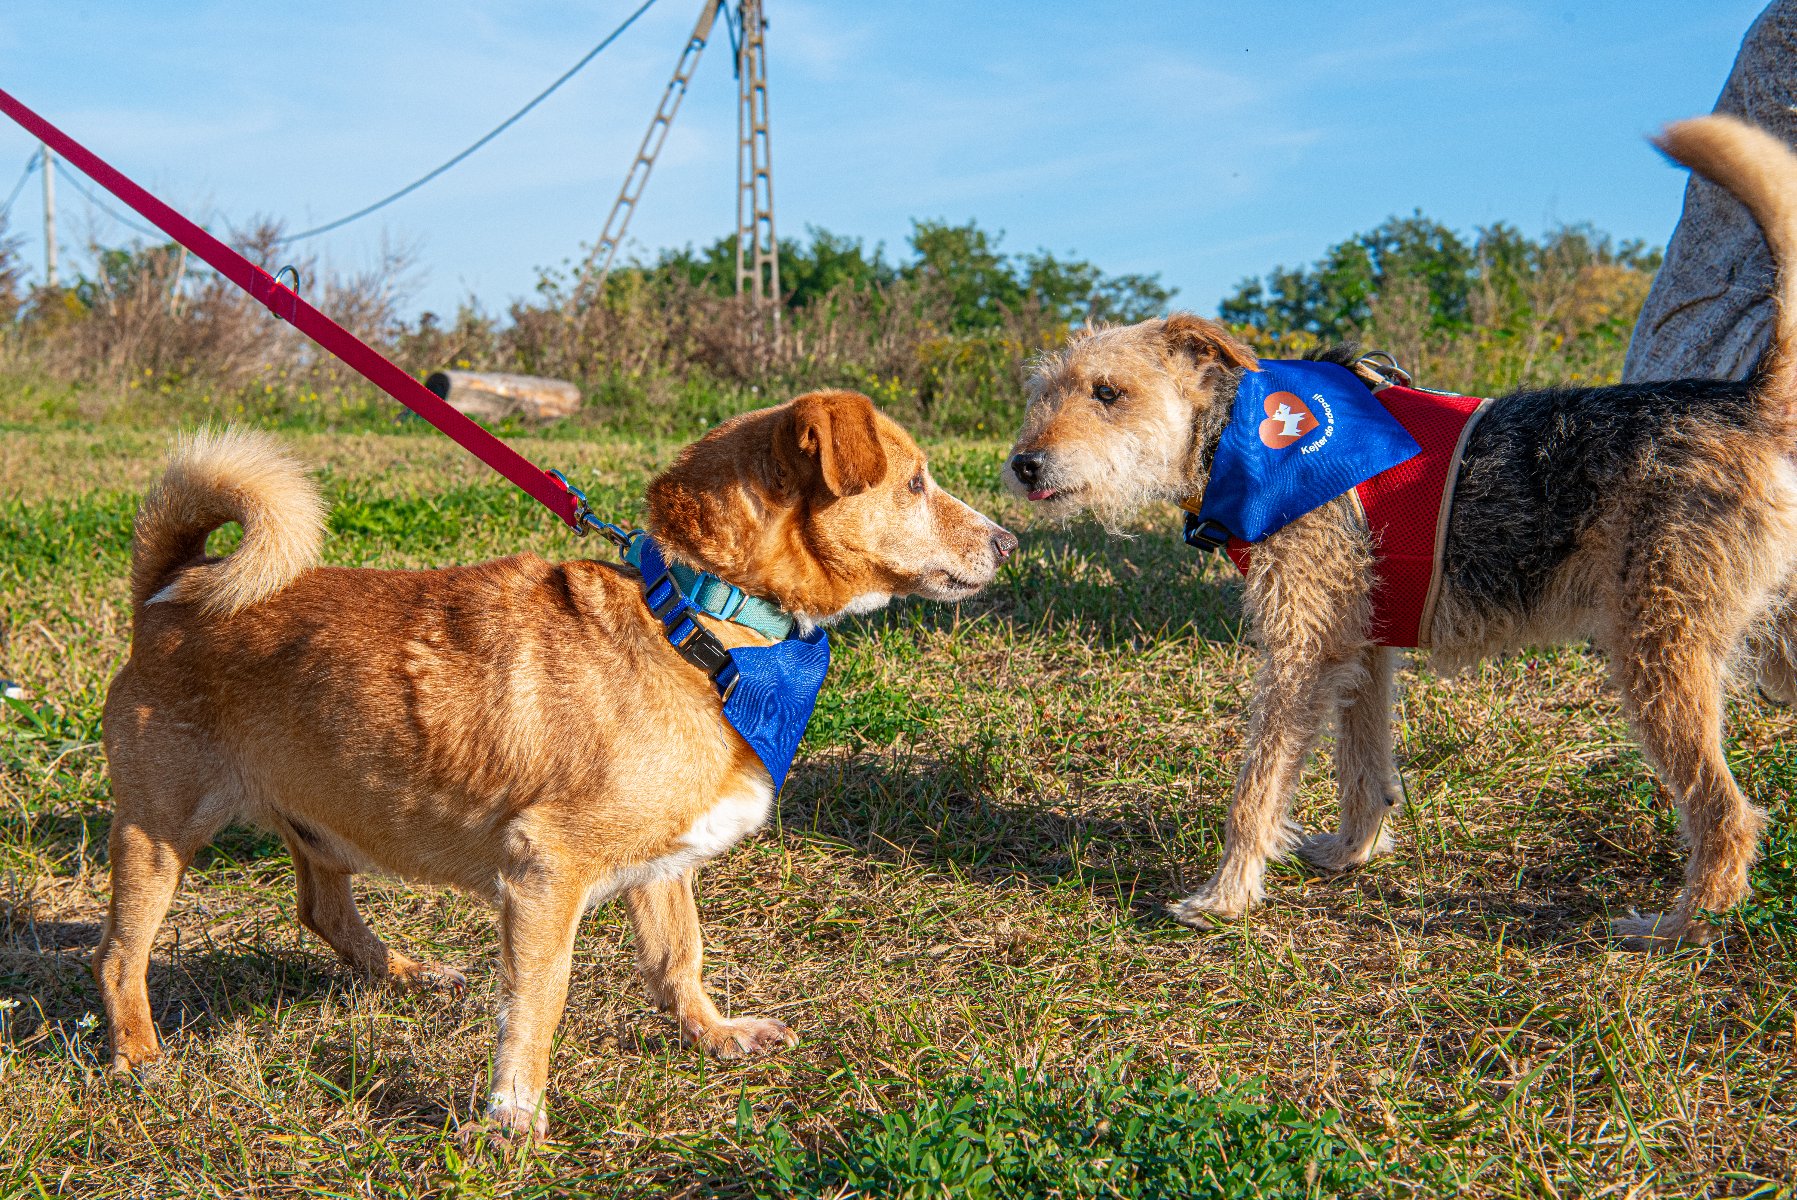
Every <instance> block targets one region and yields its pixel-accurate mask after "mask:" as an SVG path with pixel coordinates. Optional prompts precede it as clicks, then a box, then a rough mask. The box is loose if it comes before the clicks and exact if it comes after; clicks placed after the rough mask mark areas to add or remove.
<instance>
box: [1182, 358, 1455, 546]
mask: <svg viewBox="0 0 1797 1200" xmlns="http://www.w3.org/2000/svg"><path fill="white" fill-rule="evenodd" d="M1260 367H1261V369H1260V370H1258V371H1249V372H1247V373H1246V374H1244V375H1243V376H1242V382H1241V386H1240V387H1238V388H1237V389H1236V393H1235V408H1234V410H1233V411H1232V412H1231V414H1230V417H1229V424H1228V425H1227V426H1226V427H1225V428H1224V430H1223V438H1222V440H1221V441H1220V442H1218V443H1217V456H1216V458H1215V459H1214V460H1213V461H1212V463H1211V469H1210V482H1209V483H1208V484H1206V485H1205V489H1204V503H1203V504H1202V505H1200V506H1199V510H1198V514H1197V517H1196V518H1193V517H1190V516H1188V517H1187V518H1186V541H1188V542H1190V543H1192V544H1193V545H1199V544H1212V545H1216V544H1221V541H1222V540H1223V538H1217V537H1214V536H1207V534H1206V533H1205V532H1203V531H1204V527H1205V526H1206V525H1211V526H1212V527H1213V528H1214V527H1219V526H1220V527H1221V530H1222V532H1223V535H1224V538H1226V537H1228V536H1230V535H1233V536H1235V537H1238V538H1240V539H1241V540H1242V541H1244V542H1258V541H1260V539H1262V538H1264V537H1266V536H1267V535H1268V534H1269V533H1272V532H1273V531H1274V530H1276V529H1279V528H1281V527H1282V526H1284V525H1287V524H1290V523H1291V522H1292V521H1295V520H1297V519H1298V518H1299V517H1301V516H1303V515H1304V514H1305V513H1307V512H1310V511H1311V510H1312V509H1316V508H1321V507H1322V506H1323V505H1325V504H1327V503H1329V501H1331V500H1333V499H1335V498H1336V497H1337V496H1339V495H1341V494H1342V493H1343V492H1346V491H1348V490H1349V489H1350V488H1354V487H1358V486H1359V485H1361V484H1363V483H1365V482H1366V481H1367V480H1369V479H1371V478H1372V477H1373V476H1375V475H1377V474H1379V473H1380V472H1382V471H1386V470H1389V469H1390V468H1392V467H1395V466H1397V465H1398V464H1399V463H1401V462H1405V461H1407V460H1409V459H1412V458H1414V457H1416V456H1417V455H1418V454H1420V453H1422V447H1421V446H1418V445H1417V444H1416V439H1415V438H1412V437H1411V436H1410V434H1409V433H1408V432H1407V431H1406V430H1405V429H1404V427H1403V426H1402V425H1400V424H1399V423H1398V420H1397V418H1396V417H1393V416H1392V415H1391V414H1390V413H1389V412H1387V411H1386V410H1385V406H1384V405H1383V404H1381V403H1379V398H1378V397H1377V396H1375V395H1373V393H1372V392H1371V391H1370V390H1369V389H1368V388H1367V386H1366V385H1365V384H1364V383H1362V382H1361V381H1360V380H1359V379H1358V378H1357V377H1356V376H1355V374H1354V373H1353V372H1352V371H1350V370H1348V369H1347V368H1346V367H1343V366H1338V365H1337V364H1335V363H1327V362H1295V361H1270V362H1262V363H1261V364H1260ZM1195 534H1196V536H1197V539H1198V540H1194V537H1195Z"/></svg>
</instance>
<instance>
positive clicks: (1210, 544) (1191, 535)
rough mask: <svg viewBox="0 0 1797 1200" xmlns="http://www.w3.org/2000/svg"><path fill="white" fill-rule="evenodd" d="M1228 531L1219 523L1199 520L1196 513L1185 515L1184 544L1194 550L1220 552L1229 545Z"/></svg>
mask: <svg viewBox="0 0 1797 1200" xmlns="http://www.w3.org/2000/svg"><path fill="white" fill-rule="evenodd" d="M1230 536H1231V535H1230V532H1229V530H1227V529H1225V528H1223V524H1222V522H1220V521H1216V520H1208V519H1201V518H1200V517H1199V516H1198V514H1197V513H1193V512H1189V513H1187V514H1186V528H1185V543H1186V545H1188V546H1190V547H1191V548H1192V549H1194V550H1204V551H1214V550H1221V549H1222V548H1223V547H1225V546H1227V545H1228V544H1229V538H1230Z"/></svg>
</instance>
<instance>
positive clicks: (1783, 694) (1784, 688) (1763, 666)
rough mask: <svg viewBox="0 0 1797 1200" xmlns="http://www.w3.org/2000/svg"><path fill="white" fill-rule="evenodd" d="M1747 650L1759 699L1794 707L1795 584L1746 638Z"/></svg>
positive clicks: (1796, 657) (1796, 654)
mask: <svg viewBox="0 0 1797 1200" xmlns="http://www.w3.org/2000/svg"><path fill="white" fill-rule="evenodd" d="M1746 649H1747V662H1748V666H1749V669H1750V670H1751V671H1752V673H1753V676H1754V682H1755V683H1756V684H1757V685H1758V686H1759V691H1760V695H1761V696H1763V697H1765V698H1766V699H1767V700H1770V701H1771V702H1772V703H1774V704H1797V581H1793V582H1792V583H1791V585H1790V586H1788V587H1787V588H1786V589H1785V590H1784V593H1783V595H1782V597H1781V598H1780V599H1779V600H1778V602H1777V603H1776V604H1775V605H1774V606H1773V608H1772V611H1771V612H1770V613H1769V614H1768V615H1767V617H1766V618H1765V620H1764V621H1762V622H1760V623H1759V624H1758V625H1757V626H1756V627H1755V629H1754V630H1753V632H1752V633H1751V634H1750V635H1749V636H1748V639H1747V647H1746Z"/></svg>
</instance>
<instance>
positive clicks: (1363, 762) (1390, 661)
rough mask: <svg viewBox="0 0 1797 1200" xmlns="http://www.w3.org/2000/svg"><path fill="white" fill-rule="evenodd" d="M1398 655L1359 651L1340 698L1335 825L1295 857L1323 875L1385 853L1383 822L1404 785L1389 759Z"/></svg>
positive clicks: (1394, 808)
mask: <svg viewBox="0 0 1797 1200" xmlns="http://www.w3.org/2000/svg"><path fill="white" fill-rule="evenodd" d="M1397 657H1398V653H1397V651H1395V650H1391V649H1387V648H1385V647H1382V646H1368V647H1367V648H1366V649H1364V650H1362V651H1361V652H1360V670H1361V673H1360V674H1359V675H1358V677H1357V678H1356V679H1355V680H1354V681H1353V682H1352V684H1351V685H1350V686H1349V687H1348V688H1347V690H1346V693H1345V695H1344V696H1343V700H1342V707H1341V718H1340V720H1341V725H1340V728H1339V730H1338V731H1337V733H1336V739H1335V779H1336V789H1337V795H1338V796H1339V798H1340V801H1341V825H1340V828H1338V829H1337V831H1336V832H1334V833H1319V834H1316V835H1315V836H1313V837H1310V838H1307V839H1305V841H1304V842H1303V844H1302V845H1300V846H1299V847H1298V853H1299V854H1300V855H1302V856H1303V858H1304V860H1305V861H1306V862H1308V863H1310V864H1311V865H1312V866H1316V867H1320V868H1321V869H1323V870H1325V871H1346V870H1348V869H1349V868H1350V867H1358V866H1360V865H1361V864H1362V863H1365V862H1368V861H1370V860H1372V859H1374V858H1376V857H1378V856H1379V855H1381V854H1389V853H1390V852H1391V832H1390V828H1389V823H1390V821H1391V818H1392V817H1394V816H1396V815H1397V811H1398V806H1399V805H1401V804H1402V803H1403V802H1404V782H1403V778H1402V777H1401V776H1400V775H1399V774H1398V770H1397V765H1396V763H1395V762H1394V761H1393V760H1392V738H1391V700H1392V671H1393V669H1394V668H1395V667H1396V665H1397Z"/></svg>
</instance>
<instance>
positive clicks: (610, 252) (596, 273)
mask: <svg viewBox="0 0 1797 1200" xmlns="http://www.w3.org/2000/svg"><path fill="white" fill-rule="evenodd" d="M723 7H724V0H704V6H703V7H702V8H701V9H700V10H699V19H698V20H697V21H695V22H694V23H693V32H692V36H691V37H689V38H687V40H686V47H685V48H684V49H683V50H681V51H680V59H679V61H678V62H676V63H675V64H674V77H673V78H672V79H670V80H668V89H667V91H665V92H663V93H662V97H661V105H660V106H659V107H658V108H656V110H655V116H654V117H653V118H652V119H651V120H650V122H649V130H648V132H647V133H645V134H643V144H642V145H641V146H640V147H639V148H638V149H637V152H636V159H635V161H633V162H632V163H631V164H630V172H629V174H627V175H625V176H624V187H623V188H622V189H621V190H620V191H619V192H618V199H617V201H616V202H615V203H614V204H613V205H612V206H611V213H610V214H609V215H608V216H607V217H606V218H605V229H604V231H603V232H602V233H600V235H599V241H598V243H597V244H595V245H594V247H593V253H592V254H591V255H589V256H588V257H587V263H586V271H585V272H584V274H585V275H586V277H587V278H590V279H592V280H593V289H594V291H596V292H602V291H603V290H604V288H605V277H606V276H607V275H609V274H611V265H612V260H613V259H615V258H616V257H617V256H618V247H619V246H620V245H622V244H623V242H624V231H625V230H626V229H628V228H629V227H630V218H631V216H632V215H633V214H635V212H636V204H637V201H638V200H640V199H641V198H642V195H643V188H644V186H645V185H647V184H648V182H649V172H651V171H653V170H654V169H655V156H656V155H658V154H660V153H661V147H662V144H663V143H664V142H666V141H667V140H668V130H669V129H670V128H672V127H673V124H674V114H675V113H678V112H679V111H680V102H681V101H682V100H684V99H685V98H686V89H687V85H688V84H690V83H691V82H692V79H693V72H694V71H695V70H697V69H698V67H699V55H700V54H702V53H703V52H704V50H705V43H706V41H707V40H709V39H710V37H711V26H712V22H713V21H714V20H716V19H717V15H718V10H719V9H721V8H723ZM764 103H765V100H764ZM739 284H740V281H739Z"/></svg>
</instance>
